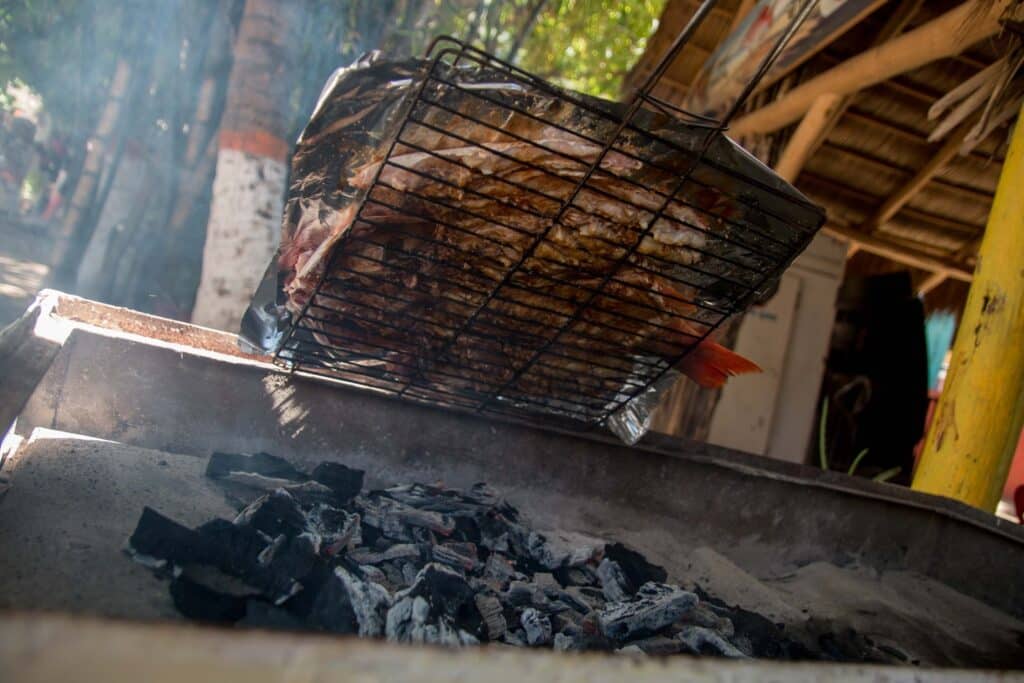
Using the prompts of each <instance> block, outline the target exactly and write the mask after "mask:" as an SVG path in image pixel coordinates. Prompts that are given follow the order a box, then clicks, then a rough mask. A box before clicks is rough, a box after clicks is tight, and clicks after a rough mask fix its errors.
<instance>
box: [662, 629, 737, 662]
mask: <svg viewBox="0 0 1024 683" xmlns="http://www.w3.org/2000/svg"><path fill="white" fill-rule="evenodd" d="M676 638H677V639H678V640H679V642H680V643H682V644H683V645H684V646H685V648H686V651H687V652H689V653H690V654H695V655H706V654H714V655H720V656H722V657H729V658H733V659H745V658H746V657H747V655H745V654H743V653H742V652H740V650H738V649H737V648H736V646H734V645H733V644H732V643H730V642H729V641H727V640H726V639H725V638H723V637H722V636H720V635H719V634H717V633H715V632H714V631H712V630H711V629H709V628H704V627H703V626H686V627H685V628H683V630H682V631H680V632H679V634H678V635H677V636H676Z"/></svg>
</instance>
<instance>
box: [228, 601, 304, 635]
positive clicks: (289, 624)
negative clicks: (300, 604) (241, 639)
mask: <svg viewBox="0 0 1024 683" xmlns="http://www.w3.org/2000/svg"><path fill="white" fill-rule="evenodd" d="M235 626H240V627H244V628H265V629H273V630H276V631H304V630H306V629H307V628H308V627H307V626H306V624H305V623H304V622H303V621H302V620H301V619H299V618H297V617H295V616H294V615H293V614H291V613H290V612H288V610H286V609H283V608H281V607H275V606H274V605H271V604H270V603H269V602H265V601H263V600H254V599H250V600H247V601H246V602H245V616H243V617H242V618H241V619H239V620H238V621H237V622H235Z"/></svg>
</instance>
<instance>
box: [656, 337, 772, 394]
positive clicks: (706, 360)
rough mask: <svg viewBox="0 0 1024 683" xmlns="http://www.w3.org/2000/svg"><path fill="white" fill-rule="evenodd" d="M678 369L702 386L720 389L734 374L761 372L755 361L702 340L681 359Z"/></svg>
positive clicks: (719, 345)
mask: <svg viewBox="0 0 1024 683" xmlns="http://www.w3.org/2000/svg"><path fill="white" fill-rule="evenodd" d="M676 369H677V370H679V371H680V372H681V373H683V374H684V375H686V376H687V377H689V378H690V379H692V380H693V381H694V382H696V383H697V384H699V385H701V386H702V387H708V388H710V389H718V388H719V387H721V386H722V385H724V384H725V381H726V380H727V379H729V378H730V377H732V376H733V375H742V374H744V373H748V372H761V368H760V367H758V365H757V364H756V363H754V362H753V361H750V360H747V359H746V358H744V357H743V356H741V355H740V354H738V353H736V352H735V351H730V350H729V349H727V348H725V347H724V346H722V345H721V344H716V343H715V342H713V341H707V340H705V341H702V342H701V343H700V344H698V345H697V348H695V349H694V350H693V351H690V353H688V354H686V356H685V357H684V358H683V359H682V360H681V361H679V363H678V364H677V365H676Z"/></svg>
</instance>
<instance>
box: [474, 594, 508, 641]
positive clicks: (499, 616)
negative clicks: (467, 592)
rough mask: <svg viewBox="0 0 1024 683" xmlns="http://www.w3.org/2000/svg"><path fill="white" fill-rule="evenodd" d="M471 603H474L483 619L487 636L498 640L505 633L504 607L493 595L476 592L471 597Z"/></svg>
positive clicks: (506, 625) (506, 624)
mask: <svg viewBox="0 0 1024 683" xmlns="http://www.w3.org/2000/svg"><path fill="white" fill-rule="evenodd" d="M473 603H474V604H475V605H476V608H477V610H478V611H479V612H480V617H481V618H482V619H483V621H484V627H485V628H486V629H487V638H488V639H489V640H498V639H499V638H501V637H502V636H503V635H505V631H506V630H507V629H508V623H507V622H506V621H505V614H504V608H503V607H502V606H501V602H500V601H499V600H498V598H496V597H495V596H493V595H484V594H483V593H477V594H476V595H475V596H474V597H473Z"/></svg>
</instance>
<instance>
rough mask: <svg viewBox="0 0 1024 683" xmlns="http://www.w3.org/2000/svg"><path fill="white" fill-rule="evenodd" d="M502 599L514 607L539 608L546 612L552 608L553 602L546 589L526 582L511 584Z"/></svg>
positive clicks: (513, 582)
mask: <svg viewBox="0 0 1024 683" xmlns="http://www.w3.org/2000/svg"><path fill="white" fill-rule="evenodd" d="M502 599H503V600H504V602H506V603H508V604H509V605H512V606H513V607H538V608H540V609H543V610H545V611H546V610H548V609H550V607H551V601H550V600H549V599H548V596H547V594H546V593H545V592H544V589H543V588H541V587H540V586H538V585H537V584H535V583H529V582H526V581H512V582H511V583H509V585H508V590H507V591H505V593H504V595H503V596H502Z"/></svg>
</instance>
